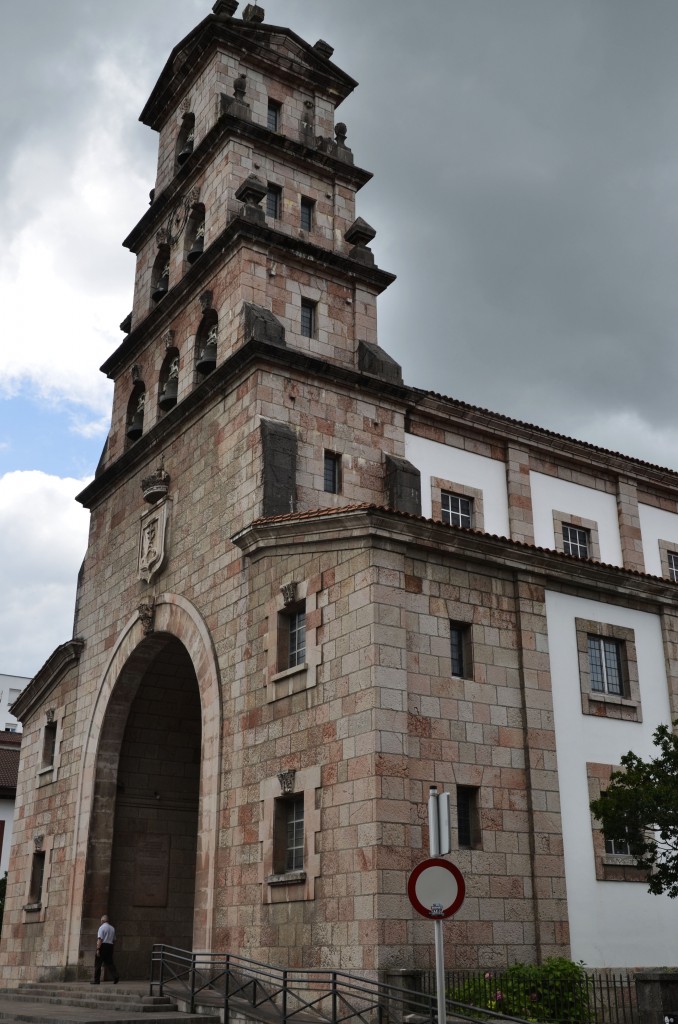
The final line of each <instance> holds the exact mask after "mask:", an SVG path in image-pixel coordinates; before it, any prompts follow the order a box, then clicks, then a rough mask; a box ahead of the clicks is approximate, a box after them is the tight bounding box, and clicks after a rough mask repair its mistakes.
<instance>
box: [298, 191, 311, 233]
mask: <svg viewBox="0 0 678 1024" xmlns="http://www.w3.org/2000/svg"><path fill="white" fill-rule="evenodd" d="M314 224H315V199H310V198H309V197H308V196H301V198H300V200H299V226H300V228H301V230H302V231H307V232H310V231H313V226H314Z"/></svg>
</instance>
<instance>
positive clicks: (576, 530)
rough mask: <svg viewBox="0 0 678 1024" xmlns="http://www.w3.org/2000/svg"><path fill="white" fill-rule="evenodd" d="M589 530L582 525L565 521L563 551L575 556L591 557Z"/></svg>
mask: <svg viewBox="0 0 678 1024" xmlns="http://www.w3.org/2000/svg"><path fill="white" fill-rule="evenodd" d="M589 549H590V544H589V531H588V530H584V529H582V528H581V527H580V526H571V525H570V524H569V523H563V551H564V552H565V554H566V555H574V557H575V558H588V557H589Z"/></svg>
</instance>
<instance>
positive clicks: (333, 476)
mask: <svg viewBox="0 0 678 1024" xmlns="http://www.w3.org/2000/svg"><path fill="white" fill-rule="evenodd" d="M324 487H325V490H326V491H327V493H328V494H339V491H340V490H341V455H337V454H336V452H325V465H324Z"/></svg>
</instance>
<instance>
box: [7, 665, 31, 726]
mask: <svg viewBox="0 0 678 1024" xmlns="http://www.w3.org/2000/svg"><path fill="white" fill-rule="evenodd" d="M29 683H30V679H29V678H27V677H26V676H8V675H5V674H4V673H2V672H0V732H21V722H20V721H19V720H18V718H15V717H14V715H13V714H12V712H11V711H10V708H11V706H12V704H13V703H14V701H15V700H16V699H17V697H18V696H19V694H20V693H21V691H22V690H24V689H25V687H27V686H28V684H29Z"/></svg>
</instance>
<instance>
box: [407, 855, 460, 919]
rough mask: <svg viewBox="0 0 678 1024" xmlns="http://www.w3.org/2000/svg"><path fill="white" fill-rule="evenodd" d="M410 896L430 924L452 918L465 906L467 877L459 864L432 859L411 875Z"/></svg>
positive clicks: (423, 862) (419, 865)
mask: <svg viewBox="0 0 678 1024" xmlns="http://www.w3.org/2000/svg"><path fill="white" fill-rule="evenodd" d="M407 895H408V897H409V900H410V903H411V904H412V906H413V907H414V909H415V910H416V911H417V913H418V914H421V915H422V917H427V918H428V919H429V920H435V919H436V918H441V917H451V916H452V914H456V912H457V911H458V910H459V907H460V906H461V905H462V903H463V902H464V896H465V895H466V885H465V884H464V876H463V875H462V873H461V871H460V870H459V868H458V867H457V866H456V864H451V863H450V862H449V861H448V860H443V859H442V858H441V857H431V858H429V860H424V861H422V862H421V864H417V866H416V868H415V869H414V871H413V872H412V874H411V875H410V877H409V879H408V881H407Z"/></svg>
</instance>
